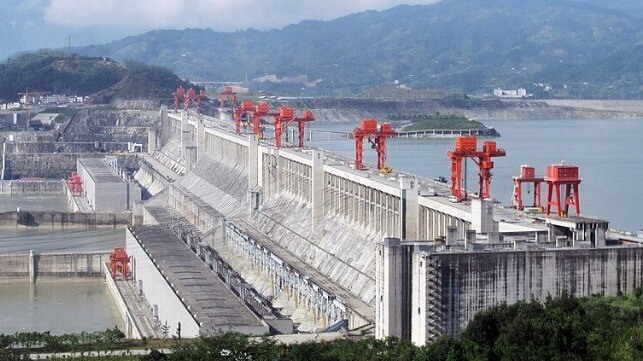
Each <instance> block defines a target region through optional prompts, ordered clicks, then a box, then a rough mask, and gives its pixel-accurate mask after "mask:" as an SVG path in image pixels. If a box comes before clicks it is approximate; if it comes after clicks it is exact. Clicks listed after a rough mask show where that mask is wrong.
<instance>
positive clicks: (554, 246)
mask: <svg viewBox="0 0 643 361" xmlns="http://www.w3.org/2000/svg"><path fill="white" fill-rule="evenodd" d="M223 117H224V118H225V114H223ZM160 122H161V127H160V129H159V130H158V131H152V132H150V133H149V134H148V136H149V139H148V145H149V151H148V153H149V154H146V155H141V157H140V164H142V166H141V168H140V170H139V172H138V173H137V174H136V175H135V178H136V179H137V180H138V181H139V182H140V183H141V184H142V185H143V186H145V187H146V188H148V189H150V190H153V191H151V192H150V193H152V194H156V196H155V197H154V198H153V199H152V200H150V201H148V203H147V204H144V206H143V207H142V210H141V212H142V213H143V219H144V222H145V223H146V224H155V223H156V224H158V223H161V224H164V223H168V222H169V223H173V224H177V223H181V222H187V223H189V224H191V225H192V226H194V227H195V228H196V230H198V233H199V235H198V239H199V242H202V243H204V244H207V245H208V246H210V247H212V249H214V250H216V252H218V253H219V254H220V255H221V256H222V257H223V258H225V260H226V262H228V263H229V264H230V265H231V266H232V267H235V271H236V272H238V273H239V274H240V276H241V278H242V279H244V280H247V281H252V283H253V285H254V286H255V288H256V289H257V290H258V291H259V292H261V293H262V294H263V295H264V296H265V297H266V299H269V300H271V302H272V303H273V305H280V306H279V307H281V308H283V309H284V310H287V311H288V312H290V313H291V314H292V317H293V319H297V320H298V321H297V323H299V324H300V331H301V330H306V331H314V330H320V329H321V330H323V329H325V328H326V327H329V326H331V325H332V324H334V323H336V322H338V321H340V320H342V319H344V320H348V327H349V328H359V327H363V326H365V325H369V324H375V328H376V330H377V331H376V334H377V335H378V336H382V337H385V336H387V335H396V336H400V337H403V338H407V339H411V338H413V339H414V341H415V342H417V343H419V344H421V343H423V342H426V341H430V340H432V339H434V338H435V337H437V335H439V334H458V332H459V331H460V330H461V328H462V327H464V325H466V322H468V321H469V320H470V319H471V318H472V317H473V315H474V314H475V312H477V311H478V310H480V309H484V308H485V307H489V306H491V305H493V304H496V303H498V302H499V301H502V300H501V299H499V298H497V297H488V298H484V297H483V298H476V305H477V306H476V307H469V308H466V309H464V310H463V311H462V312H458V313H453V312H446V311H447V310H446V309H445V307H457V306H454V302H453V297H456V298H459V299H464V298H463V297H464V296H466V295H469V294H471V293H473V292H478V293H482V294H485V293H486V292H492V291H491V289H492V288H493V287H502V286H501V285H498V284H496V283H494V281H493V280H501V278H499V277H500V275H499V274H495V273H494V272H502V268H500V267H492V268H491V270H489V269H488V268H484V267H483V268H484V270H483V269H482V268H481V269H480V272H486V274H488V277H489V278H490V279H491V280H492V281H489V282H478V283H477V284H479V286H480V289H476V288H475V287H460V288H457V289H456V291H454V292H455V293H453V294H452V295H451V293H450V291H448V290H447V289H445V288H444V287H443V286H442V285H443V284H444V285H447V284H453V283H442V281H440V279H442V280H444V277H447V275H449V274H450V275H451V277H456V278H458V279H465V280H467V279H479V278H477V277H479V275H480V274H479V273H478V271H477V270H476V269H471V270H470V271H469V272H465V273H463V272H461V271H449V272H451V273H444V274H440V272H441V271H439V270H445V271H444V272H446V269H447V268H449V267H451V266H447V263H444V265H445V267H446V268H442V267H441V266H439V265H440V262H446V259H447V258H444V257H442V258H440V257H438V256H431V254H433V253H435V254H440V253H443V252H455V254H456V256H454V257H456V258H457V257H458V256H457V255H458V254H461V255H471V254H473V255H475V254H476V253H481V252H486V253H488V252H495V253H497V254H499V255H500V256H499V257H500V258H503V256H502V254H503V252H508V254H509V253H510V252H514V251H521V252H531V251H535V250H543V249H551V250H553V251H552V252H557V251H556V250H558V249H560V250H563V249H567V248H570V247H571V248H574V247H577V248H592V249H597V251H596V252H593V253H591V254H590V255H588V256H587V257H586V261H585V262H584V261H579V262H576V263H573V266H566V263H565V261H564V259H565V258H564V255H561V256H560V258H559V259H562V260H563V261H556V262H554V263H553V264H554V265H555V269H554V272H560V274H561V277H567V276H566V274H568V273H574V274H581V273H583V272H590V271H589V270H588V269H589V267H586V265H587V264H586V262H596V260H597V259H598V260H599V261H600V260H602V261H600V262H603V263H604V265H603V266H600V265H598V266H597V265H594V266H592V267H593V268H592V269H601V267H604V269H610V270H613V272H612V271H610V272H605V273H603V274H602V276H601V277H602V278H600V279H601V280H602V282H603V283H606V284H609V285H613V286H609V287H603V288H598V289H597V288H596V287H578V288H576V290H577V292H576V294H577V295H586V294H587V293H588V292H593V293H604V294H613V293H614V292H619V291H622V292H625V291H631V290H632V289H633V288H635V287H639V286H640V285H641V282H642V280H643V274H642V273H641V267H640V263H637V262H639V261H638V260H639V259H640V258H641V255H642V252H641V248H640V247H634V248H632V249H633V251H631V252H627V253H623V254H624V256H622V257H625V258H627V259H628V261H627V262H620V261H619V262H616V261H615V260H616V259H621V258H622V257H621V256H617V257H603V256H602V253H601V249H603V248H605V246H606V241H605V231H606V229H607V225H608V224H607V221H604V220H600V219H589V218H583V217H577V218H573V217H569V218H565V219H558V218H556V217H544V216H542V215H534V216H529V215H527V214H525V213H523V212H518V211H515V210H508V209H504V208H501V207H499V206H498V205H495V204H493V203H492V202H490V201H487V200H476V199H474V200H472V201H470V202H468V203H451V202H449V200H448V198H447V196H446V195H447V190H446V189H445V186H444V185H442V184H440V183H438V182H434V181H431V180H427V179H422V178H418V177H415V176H413V175H409V174H400V173H394V174H390V175H385V176H382V175H380V174H379V173H378V172H372V171H370V172H369V171H357V170H355V169H354V168H353V167H351V164H350V163H351V161H350V160H348V159H346V158H345V157H341V156H337V155H334V154H330V153H326V152H324V151H321V150H319V149H309V148H275V147H274V146H272V145H271V144H270V142H268V141H265V140H261V141H260V140H259V139H257V137H256V136H255V135H237V134H234V133H233V132H232V131H231V125H232V122H231V120H221V119H215V118H211V117H205V116H196V115H195V114H191V113H188V112H186V111H182V112H180V113H171V112H168V111H167V110H166V109H162V110H161V112H160ZM154 207H156V208H157V209H158V207H166V208H168V209H169V210H171V212H168V213H165V215H161V214H160V213H163V212H155V211H154ZM383 239H399V240H401V241H402V244H406V245H404V247H406V248H404V249H405V250H404V251H400V255H401V256H400V257H398V258H395V262H394V261H393V260H392V259H388V258H386V259H384V258H383V257H384V255H385V254H388V253H387V252H382V249H381V247H380V249H379V250H378V247H379V246H377V244H378V242H380V241H381V240H383ZM409 242H411V243H413V242H415V243H417V242H419V243H422V244H420V245H423V246H427V247H428V248H426V247H415V246H413V247H411V246H410V245H409V244H410V243H409ZM415 243H414V244H415ZM414 250H415V251H414ZM395 252H397V251H393V253H395ZM405 252H408V253H405ZM413 252H416V253H413ZM413 257H415V258H413ZM422 257H428V258H431V259H437V261H435V262H437V263H435V264H432V265H431V266H430V267H429V266H428V265H426V264H425V263H423V262H425V261H424V260H423V259H422ZM619 257H620V258H619ZM505 258H506V257H505ZM440 259H444V260H445V261H440ZM243 260H246V261H247V262H244V261H243ZM248 262H249V263H250V266H248ZM396 262H397V263H396ZM399 262H401V263H402V265H400V264H398V263H399ZM413 262H418V263H417V265H416V266H413V267H414V268H413V269H415V270H416V271H418V272H420V277H419V278H418V277H412V276H411V275H410V273H411V269H412V267H411V265H412V264H413ZM600 262H599V263H600ZM377 264H379V265H380V266H381V267H380V266H377V267H376V265H377ZM448 264H456V265H457V264H459V263H458V262H456V261H451V260H450V259H449V261H448ZM513 265H514V266H512V267H514V270H515V271H516V272H518V273H522V272H523V271H524V269H523V268H524V267H525V266H524V265H525V263H524V262H522V263H520V262H514V263H513ZM485 267H487V265H485ZM623 267H627V269H628V271H625V269H624V268H623ZM456 269H459V268H458V267H457V266H456ZM621 271H622V272H621ZM396 272H397V273H396ZM453 272H455V273H453ZM416 273H417V272H416ZM422 273H423V274H424V276H422V275H421V274H422ZM623 275H628V276H623ZM393 276H395V277H393ZM435 277H437V279H435ZM428 279H435V280H434V281H431V282H429V283H428V285H430V286H431V287H433V288H431V287H429V286H426V285H427V280H428ZM422 282H424V283H422ZM463 282H464V281H463ZM422 284H425V286H426V287H425V288H424V290H425V291H418V289H422V287H421V285H422ZM466 284H467V285H469V284H470V283H466ZM545 288H546V290H545V291H540V290H539V291H538V292H539V293H538V294H534V293H530V292H523V293H520V294H519V296H517V298H515V299H508V300H507V302H515V300H517V299H528V298H529V297H539V296H540V295H541V294H545V293H546V292H547V291H549V292H551V294H557V293H558V292H560V290H561V289H562V288H552V289H550V288H548V287H545ZM563 288H564V287H563ZM454 289H455V288H454ZM412 290H415V291H414V292H415V293H413V291H412ZM398 291H399V292H398ZM418 292H422V293H424V296H421V295H419V294H418ZM493 292H495V291H493ZM395 294H406V295H408V297H403V298H399V297H398V296H395ZM412 294H413V295H414V296H413V297H414V298H413V299H414V300H415V301H414V302H421V303H423V304H424V305H425V306H424V308H422V310H423V311H422V312H423V313H422V315H423V319H424V321H421V320H419V319H418V317H414V318H413V320H414V321H413V322H412V320H411V317H410V314H408V310H409V309H410V307H411V295H412ZM434 294H439V295H440V298H439V299H438V298H437V297H432V296H431V295H434ZM448 295H451V296H449V297H451V298H449V297H447V296H448ZM436 300H437V301H436ZM400 312H401V313H404V314H401V313H400ZM454 314H455V315H457V316H453V315H454ZM453 317H456V319H454V318H453ZM421 322H424V324H422V325H419V324H418V323H421ZM412 324H413V327H412V329H411V325H412ZM420 329H422V330H424V331H423V332H422V333H420V332H419V330H420ZM411 333H414V334H416V335H420V336H416V337H411V335H410V334H411Z"/></svg>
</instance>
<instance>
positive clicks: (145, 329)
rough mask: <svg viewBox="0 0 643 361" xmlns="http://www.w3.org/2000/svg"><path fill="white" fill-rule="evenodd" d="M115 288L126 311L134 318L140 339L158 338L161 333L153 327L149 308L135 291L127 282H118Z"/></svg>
mask: <svg viewBox="0 0 643 361" xmlns="http://www.w3.org/2000/svg"><path fill="white" fill-rule="evenodd" d="M115 283H116V287H117V288H118V291H119V292H120V294H121V296H122V297H123V301H125V305H126V306H127V309H128V310H129V312H130V313H131V315H132V317H133V318H134V320H133V321H134V323H135V324H136V327H137V328H138V329H139V330H140V332H141V336H142V337H147V338H159V337H161V332H160V330H159V329H158V328H157V327H154V321H153V320H152V317H153V316H152V313H151V311H150V309H149V306H147V305H145V304H144V300H143V299H142V297H140V296H138V292H137V290H136V289H135V288H134V286H133V285H132V284H131V283H130V282H128V281H123V280H119V281H116V282H115Z"/></svg>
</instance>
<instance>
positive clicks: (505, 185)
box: [310, 119, 643, 231]
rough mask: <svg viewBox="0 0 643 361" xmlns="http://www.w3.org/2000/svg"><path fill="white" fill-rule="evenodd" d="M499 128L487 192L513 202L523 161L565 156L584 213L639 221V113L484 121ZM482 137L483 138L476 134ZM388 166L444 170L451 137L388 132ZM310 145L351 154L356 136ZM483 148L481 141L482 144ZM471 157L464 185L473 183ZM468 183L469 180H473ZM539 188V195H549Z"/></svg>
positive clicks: (369, 158)
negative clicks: (499, 152) (499, 153)
mask: <svg viewBox="0 0 643 361" xmlns="http://www.w3.org/2000/svg"><path fill="white" fill-rule="evenodd" d="M484 123H485V124H487V125H489V126H493V127H495V128H496V129H497V130H498V131H499V132H500V134H501V135H502V136H501V137H500V138H497V139H496V141H497V143H498V146H499V147H500V148H503V149H505V150H506V152H507V156H506V157H503V158H496V159H494V161H495V168H494V170H493V173H494V175H493V180H492V186H491V188H492V191H491V192H492V196H493V197H494V198H496V199H498V200H499V201H501V202H502V203H503V204H506V205H510V204H511V194H512V190H513V181H512V178H511V177H512V176H515V175H518V174H519V173H520V165H521V164H528V165H532V166H534V167H536V170H537V173H538V174H539V175H543V174H544V173H545V167H546V166H547V165H550V164H554V163H560V162H561V161H564V162H565V163H567V164H572V165H577V166H579V167H580V174H581V178H582V179H583V181H582V183H581V185H580V195H581V213H583V214H586V215H591V216H596V217H601V218H606V219H609V220H610V224H611V227H612V228H617V229H624V230H628V231H635V230H636V229H639V228H643V213H642V212H641V211H640V209H641V207H642V206H643V166H641V163H642V161H643V142H641V136H643V119H609V120H608V119H591V120H587V119H577V120H576V119H571V120H570V119H564V120H488V121H484ZM356 125H357V123H355V124H350V125H349V124H345V123H342V124H329V123H324V124H319V123H318V124H314V123H313V124H311V126H310V128H311V129H336V130H349V129H352V128H354V127H355V126H356ZM479 143H481V142H480V141H479ZM387 144H388V157H387V165H388V166H391V167H393V168H394V169H397V170H401V171H405V172H409V173H413V174H417V175H419V176H422V177H428V178H435V177H437V176H445V177H447V178H448V177H449V173H450V162H449V159H448V158H447V156H446V152H447V150H449V149H451V148H453V139H405V138H399V139H391V140H389V141H388V143H387ZM312 145H314V146H317V147H320V148H324V149H328V150H334V151H337V152H339V153H342V154H345V155H348V156H350V157H354V156H355V155H354V154H355V153H354V141H353V140H352V139H341V138H340V137H331V138H330V139H329V137H328V136H325V135H321V134H320V135H316V136H315V137H314V139H313V141H312ZM479 147H481V144H480V145H479ZM364 150H365V154H364V157H365V160H366V162H370V163H371V164H373V163H375V162H376V159H375V151H372V150H370V149H369V148H368V147H366V146H365V147H364ZM474 166H475V165H473V164H471V163H470V164H469V172H468V177H467V179H468V184H469V188H474V187H475V185H476V184H477V180H476V179H475V177H476V175H475V172H474ZM472 185H473V187H472ZM545 192H546V187H543V195H542V196H543V201H544V200H545V197H546V193H545Z"/></svg>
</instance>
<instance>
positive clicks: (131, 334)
mask: <svg viewBox="0 0 643 361" xmlns="http://www.w3.org/2000/svg"><path fill="white" fill-rule="evenodd" d="M103 267H104V268H105V269H104V270H103V272H104V273H105V283H106V284H107V289H108V290H109V293H110V294H111V295H112V298H113V299H114V303H115V304H116V308H118V312H119V313H120V314H121V318H122V319H123V324H124V325H125V336H126V337H127V338H130V339H132V338H133V339H139V340H140V339H141V338H142V337H141V331H140V330H139V329H138V327H137V326H136V322H134V316H133V315H132V313H131V312H130V310H129V308H128V307H127V304H126V303H125V299H124V298H123V295H122V294H121V292H120V290H119V289H118V287H117V286H116V282H115V281H114V278H113V277H112V275H111V274H110V273H109V271H108V270H107V265H106V264H104V265H103Z"/></svg>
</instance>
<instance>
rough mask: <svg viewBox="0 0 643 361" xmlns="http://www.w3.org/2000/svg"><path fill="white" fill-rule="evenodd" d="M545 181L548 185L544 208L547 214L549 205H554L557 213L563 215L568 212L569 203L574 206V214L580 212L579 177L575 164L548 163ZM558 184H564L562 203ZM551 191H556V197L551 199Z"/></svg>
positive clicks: (549, 209) (549, 208)
mask: <svg viewBox="0 0 643 361" xmlns="http://www.w3.org/2000/svg"><path fill="white" fill-rule="evenodd" d="M545 182H546V183H547V185H548V190H547V209H546V213H547V215H548V216H549V213H550V211H551V206H556V210H557V214H558V216H560V217H565V216H567V214H569V206H570V205H573V206H574V208H575V210H576V215H579V214H580V193H579V192H578V185H579V184H580V182H581V179H580V176H579V172H578V167H577V166H573V165H564V164H553V165H550V166H548V167H547V174H546V175H545ZM560 186H564V189H565V200H564V205H563V204H562V203H563V202H562V201H561V194H560V191H561V189H560ZM553 192H556V194H555V197H556V199H552V197H553V196H554V194H553Z"/></svg>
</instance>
